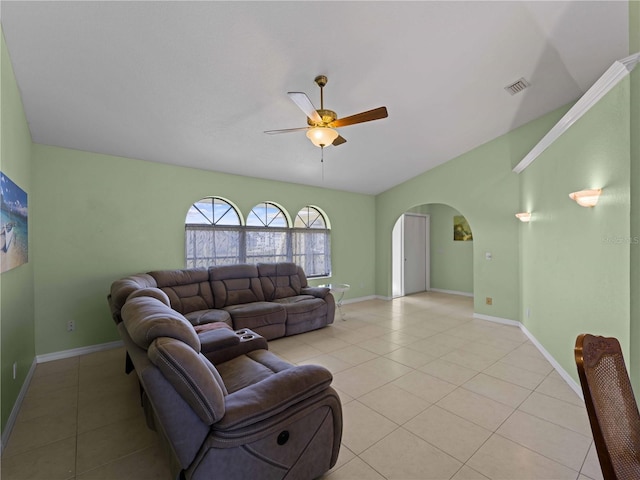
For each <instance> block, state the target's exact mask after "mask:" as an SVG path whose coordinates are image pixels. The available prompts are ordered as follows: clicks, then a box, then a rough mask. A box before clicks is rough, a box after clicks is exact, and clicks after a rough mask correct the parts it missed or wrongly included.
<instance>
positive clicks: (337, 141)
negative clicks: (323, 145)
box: [331, 135, 347, 147]
mask: <svg viewBox="0 0 640 480" xmlns="http://www.w3.org/2000/svg"><path fill="white" fill-rule="evenodd" d="M343 143H347V140H346V139H345V138H344V137H343V136H341V135H338V136H337V137H336V139H335V140H334V141H333V143H332V144H331V145H333V146H334V147H337V146H338V145H342V144H343Z"/></svg>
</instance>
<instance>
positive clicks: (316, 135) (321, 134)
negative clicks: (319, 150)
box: [307, 127, 338, 147]
mask: <svg viewBox="0 0 640 480" xmlns="http://www.w3.org/2000/svg"><path fill="white" fill-rule="evenodd" d="M307 138H308V139H309V140H311V143H313V144H314V145H315V146H316V147H327V146H329V145H331V144H332V143H333V141H334V140H335V139H336V138H338V132H337V131H336V130H334V129H333V128H329V127H313V128H310V129H309V130H308V131H307Z"/></svg>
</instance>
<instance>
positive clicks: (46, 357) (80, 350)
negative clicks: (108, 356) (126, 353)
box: [36, 340, 123, 363]
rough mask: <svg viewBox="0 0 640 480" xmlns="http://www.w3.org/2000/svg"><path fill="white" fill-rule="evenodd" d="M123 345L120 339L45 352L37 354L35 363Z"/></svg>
mask: <svg viewBox="0 0 640 480" xmlns="http://www.w3.org/2000/svg"><path fill="white" fill-rule="evenodd" d="M122 345H123V343H122V340H117V341H115V342H109V343H101V344H98V345H90V346H88V347H80V348H72V349H71V350H62V351H60V352H53V353H45V354H44V355H37V356H36V361H37V363H45V362H51V361H53V360H62V359H63V358H71V357H79V356H80V355H86V354H87V353H95V352H102V351H103V350H111V349H112V348H118V347H121V346H122Z"/></svg>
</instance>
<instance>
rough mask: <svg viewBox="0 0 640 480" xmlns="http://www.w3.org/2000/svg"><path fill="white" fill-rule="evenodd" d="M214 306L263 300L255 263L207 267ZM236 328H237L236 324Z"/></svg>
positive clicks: (221, 306) (219, 306)
mask: <svg viewBox="0 0 640 480" xmlns="http://www.w3.org/2000/svg"><path fill="white" fill-rule="evenodd" d="M209 276H210V279H211V291H212V292H213V303H214V308H224V307H228V306H229V305H240V304H245V303H251V302H264V300H265V298H264V294H263V293H262V286H261V285H260V279H259V278H258V269H257V267H256V266H255V265H222V266H219V267H211V268H210V269H209ZM236 328H238V327H237V326H236Z"/></svg>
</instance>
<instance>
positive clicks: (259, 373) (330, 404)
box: [111, 269, 342, 480]
mask: <svg viewBox="0 0 640 480" xmlns="http://www.w3.org/2000/svg"><path fill="white" fill-rule="evenodd" d="M244 270H246V269H243V271H244ZM168 277H170V278H172V279H173V281H171V282H169V281H168V280H167V279H168ZM150 278H152V279H153V281H156V278H157V279H164V280H166V281H161V282H160V284H165V286H164V287H162V288H163V289H164V291H163V290H161V289H160V288H157V287H154V286H150V285H145V284H147V283H153V282H152V281H151V280H150ZM186 278H190V279H191V280H193V281H192V282H191V283H188V284H187V283H185V282H184V280H185V279H186ZM202 278H204V277H203V276H202V272H201V271H198V272H191V273H189V272H188V271H180V272H178V273H177V274H175V275H173V276H170V275H168V274H167V275H156V276H155V277H154V276H153V275H149V276H137V277H136V278H135V279H131V277H129V280H127V281H126V282H121V284H120V285H119V286H117V287H116V288H115V289H113V290H112V291H113V292H114V293H116V294H119V293H121V292H122V289H123V288H125V286H124V285H123V283H124V284H127V285H128V287H127V288H129V287H132V286H133V284H135V285H138V287H141V288H135V289H133V290H132V291H131V292H130V293H129V295H128V296H127V298H126V299H125V301H123V303H122V305H121V306H120V308H118V309H117V313H118V317H117V318H118V320H119V322H118V331H119V333H120V336H121V337H122V339H123V342H124V345H125V347H126V349H127V354H128V355H129V358H130V360H129V361H130V366H131V367H133V369H135V371H136V374H137V376H138V379H139V381H140V387H141V400H142V404H143V407H144V411H145V414H146V419H147V424H148V426H149V427H150V428H151V429H153V430H155V431H156V432H157V433H158V435H159V436H160V438H161V440H162V443H163V445H164V446H165V450H166V452H167V454H168V458H169V464H170V469H171V472H172V478H174V479H176V480H209V479H221V480H244V479H274V480H275V479H287V480H310V479H313V478H317V477H319V476H321V475H323V474H324V473H325V472H327V471H328V470H329V469H330V468H331V467H333V466H334V465H335V463H336V461H337V457H338V453H339V450H340V442H341V437H342V409H341V404H340V399H339V397H338V395H337V393H336V392H335V391H334V390H333V389H332V388H331V386H330V384H331V381H332V376H331V373H330V372H329V371H328V370H326V369H325V368H323V367H321V366H317V365H303V366H295V365H292V364H290V363H287V362H285V361H283V360H282V359H280V358H278V357H277V356H276V355H274V354H273V353H271V352H269V351H268V350H267V342H266V341H265V340H264V338H262V337H261V336H259V335H258V334H256V333H255V332H252V331H251V330H248V329H246V328H243V329H241V330H238V331H233V330H232V329H231V327H230V326H229V325H228V324H227V323H226V322H227V321H231V322H233V321H234V320H235V319H236V317H234V311H233V309H232V310H231V312H229V311H228V310H224V308H225V307H223V308H222V309H213V310H214V311H213V313H211V315H213V317H211V316H208V315H209V313H206V312H208V311H211V309H203V308H201V307H203V306H209V305H210V304H209V303H206V302H205V300H204V298H205V296H206V295H208V294H209V292H211V291H212V290H210V289H209V288H208V286H209V284H210V283H209V282H208V281H204V280H202V281H201V279H202ZM254 278H255V277H245V279H244V280H243V281H240V279H238V278H235V279H234V280H238V282H233V283H234V284H242V285H245V286H246V285H248V284H251V283H253V284H254V285H257V284H256V282H255V281H254V280H253V279H254ZM216 281H219V280H214V281H213V282H216ZM220 281H221V280H220ZM167 282H168V283H172V286H171V287H168V286H166V283H167ZM213 282H212V283H213ZM284 283H286V282H285V281H284V280H280V281H278V282H276V283H274V288H275V290H277V289H278V288H285V290H286V288H288V287H286V286H285V287H283V285H284ZM280 284H282V285H280ZM215 288H217V293H218V294H220V293H221V291H222V290H221V289H220V285H218V286H217V287H214V289H213V290H215ZM300 288H303V287H300ZM236 290H247V289H246V288H244V287H243V288H241V289H236ZM294 290H295V287H294ZM167 291H168V292H169V293H166V292H167ZM176 291H179V292H180V293H179V294H176V295H175V296H173V298H172V295H174V294H175V293H176ZM185 292H186V293H185ZM240 295H245V294H244V293H242V294H240ZM229 296H232V295H229ZM229 296H227V297H225V298H229ZM275 296H277V295H275ZM243 298H244V299H245V300H246V299H248V298H249V297H248V296H245V297H243ZM283 298H289V297H283ZM312 298H315V297H313V296H312ZM118 299H119V297H117V296H116V298H113V297H112V299H111V303H112V310H113V308H114V305H113V302H114V301H116V300H118ZM170 299H171V300H170ZM209 299H211V297H209ZM236 300H237V297H236ZM176 302H177V303H176ZM203 302H205V303H203ZM259 302H261V301H259ZM302 302H303V301H302V300H301V301H300V302H295V301H292V303H293V304H294V305H295V303H302ZM250 303H252V302H246V303H237V304H235V305H247V304H250ZM261 303H266V302H261ZM312 303H313V304H315V303H317V302H312ZM178 304H180V306H181V307H182V308H183V309H186V310H189V311H190V312H189V313H193V312H203V313H199V314H198V315H196V318H197V319H203V318H205V319H211V318H215V319H216V320H215V321H214V322H208V320H207V323H204V325H214V326H217V327H219V328H211V329H206V330H204V331H201V332H200V333H197V332H196V327H197V326H202V325H203V323H198V322H195V323H196V325H195V326H194V320H193V318H194V317H192V319H191V320H187V318H185V316H184V315H182V314H181V313H179V312H178V311H176V310H175V309H174V308H172V307H174V305H178ZM216 305H219V306H220V304H219V303H217V304H216ZM225 305H226V304H225ZM269 305H271V306H278V305H280V304H279V303H278V302H274V303H270V304H269ZM259 306H260V305H253V306H252V307H251V308H253V309H254V310H251V308H249V307H247V308H248V310H244V311H243V312H242V314H241V315H239V316H238V317H237V318H241V319H242V321H243V322H249V323H250V322H255V323H256V324H257V325H258V327H262V328H264V331H266V332H267V333H268V334H271V335H276V334H279V333H286V331H287V328H288V326H287V325H286V319H287V317H286V316H285V317H284V322H281V321H280V318H281V317H277V318H276V317H275V314H272V312H276V310H264V311H262V313H261V314H258V313H256V312H258V310H259V309H258V307H259ZM280 306H281V307H282V308H284V306H283V305H280ZM313 310H314V309H313V308H311V310H310V311H313ZM320 310H322V309H320ZM280 311H282V310H280ZM325 311H326V309H325ZM293 312H294V314H295V313H297V311H296V310H293ZM286 313H287V311H285V314H286ZM225 314H226V316H225ZM218 315H219V316H220V317H218ZM302 316H303V315H302ZM225 319H226V320H225ZM300 323H301V322H295V323H294V325H297V327H296V328H298V327H300V326H301V325H299V324H300ZM311 325H318V323H311ZM296 328H294V331H297V330H296ZM205 345H206V349H205V348H204V347H205Z"/></svg>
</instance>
